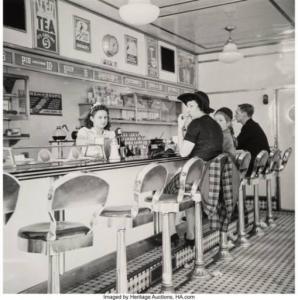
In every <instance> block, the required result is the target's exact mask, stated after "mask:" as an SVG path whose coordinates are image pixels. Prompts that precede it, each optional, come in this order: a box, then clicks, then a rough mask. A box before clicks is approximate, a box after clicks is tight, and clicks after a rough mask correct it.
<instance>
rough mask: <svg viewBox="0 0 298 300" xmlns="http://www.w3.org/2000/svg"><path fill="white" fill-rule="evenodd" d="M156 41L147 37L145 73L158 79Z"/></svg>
mask: <svg viewBox="0 0 298 300" xmlns="http://www.w3.org/2000/svg"><path fill="white" fill-rule="evenodd" d="M157 46H158V45H157V40H155V39H152V38H149V37H147V73H148V76H150V77H154V78H158V57H157V55H158V47H157Z"/></svg>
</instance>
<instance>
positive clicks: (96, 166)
mask: <svg viewBox="0 0 298 300" xmlns="http://www.w3.org/2000/svg"><path fill="white" fill-rule="evenodd" d="M186 159H187V158H183V157H180V156H175V157H169V158H159V159H149V158H143V157H137V156H135V157H132V158H127V159H126V160H123V161H120V162H106V161H98V160H97V161H86V160H77V161H59V160H58V161H53V162H49V163H34V164H24V165H17V166H16V167H6V168H4V171H6V172H8V173H10V174H12V175H14V176H15V177H16V178H18V179H19V180H28V179H36V178H44V177H55V176H61V175H65V174H67V173H69V172H74V171H88V172H91V171H100V170H111V169H120V168H129V167H135V166H142V165H147V164H149V163H152V162H157V163H158V162H170V161H181V160H186Z"/></svg>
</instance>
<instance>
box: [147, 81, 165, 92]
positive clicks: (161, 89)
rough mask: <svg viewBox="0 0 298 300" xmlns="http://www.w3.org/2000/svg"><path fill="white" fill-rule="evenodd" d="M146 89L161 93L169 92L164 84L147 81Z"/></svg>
mask: <svg viewBox="0 0 298 300" xmlns="http://www.w3.org/2000/svg"><path fill="white" fill-rule="evenodd" d="M146 88H147V89H148V90H155V91H159V92H165V91H166V90H167V87H166V86H165V85H164V84H162V83H158V82H155V81H149V80H147V81H146Z"/></svg>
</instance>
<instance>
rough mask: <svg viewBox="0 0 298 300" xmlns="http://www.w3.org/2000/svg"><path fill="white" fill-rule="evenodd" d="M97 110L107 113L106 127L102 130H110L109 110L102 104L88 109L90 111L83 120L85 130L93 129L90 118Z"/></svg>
mask: <svg viewBox="0 0 298 300" xmlns="http://www.w3.org/2000/svg"><path fill="white" fill-rule="evenodd" d="M99 110H104V111H106V112H107V115H108V123H107V125H106V127H105V128H104V129H106V130H110V128H111V123H110V114H109V109H108V108H107V107H106V106H105V105H102V104H95V105H93V106H92V107H91V108H90V111H89V113H88V115H87V117H86V118H85V126H86V127H87V128H92V127H93V122H92V121H91V119H90V117H91V116H92V117H93V118H94V116H95V114H96V112H98V111H99Z"/></svg>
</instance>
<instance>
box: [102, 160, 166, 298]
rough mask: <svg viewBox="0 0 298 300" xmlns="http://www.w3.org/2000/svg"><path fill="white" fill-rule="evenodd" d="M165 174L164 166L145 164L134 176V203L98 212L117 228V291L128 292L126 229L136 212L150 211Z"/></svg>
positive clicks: (164, 181) (161, 186) (157, 197)
mask: <svg viewBox="0 0 298 300" xmlns="http://www.w3.org/2000/svg"><path fill="white" fill-rule="evenodd" d="M167 175H168V172H167V170H166V168H165V167H164V166H162V165H159V164H157V163H152V164H149V165H147V166H146V167H145V168H144V169H142V171H141V172H140V173H139V174H138V175H137V177H136V180H135V187H134V191H133V197H134V199H133V200H134V204H133V205H126V206H110V207H105V209H104V210H103V211H102V212H101V214H100V216H101V217H106V218H108V226H109V227H112V228H115V229H116V230H117V258H116V260H117V261H116V264H117V267H116V269H117V272H116V281H117V284H116V285H117V286H116V290H117V293H121V294H125V293H127V292H128V283H127V259H126V244H125V232H126V229H128V228H132V222H133V218H134V217H136V216H137V214H138V213H144V212H146V211H150V209H151V202H153V203H155V202H157V201H158V200H159V197H160V196H161V194H162V192H163V189H164V187H165V184H166V180H167Z"/></svg>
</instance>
